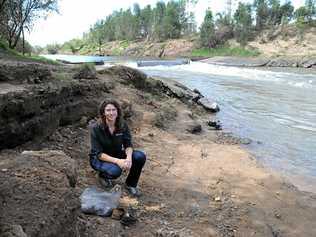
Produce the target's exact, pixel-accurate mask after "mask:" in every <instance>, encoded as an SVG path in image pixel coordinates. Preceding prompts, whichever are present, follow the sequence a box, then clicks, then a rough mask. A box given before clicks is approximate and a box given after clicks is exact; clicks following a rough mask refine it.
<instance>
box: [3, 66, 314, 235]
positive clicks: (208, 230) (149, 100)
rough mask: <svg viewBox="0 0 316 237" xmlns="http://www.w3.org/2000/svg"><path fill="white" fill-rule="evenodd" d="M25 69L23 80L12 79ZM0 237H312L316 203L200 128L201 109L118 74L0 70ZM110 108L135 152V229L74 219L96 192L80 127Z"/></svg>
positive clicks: (194, 94)
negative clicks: (89, 190) (140, 156)
mask: <svg viewBox="0 0 316 237" xmlns="http://www.w3.org/2000/svg"><path fill="white" fill-rule="evenodd" d="M23 68H24V69H23ZM0 75H1V81H0V88H1V93H0V118H1V120H0V123H1V126H0V141H1V142H0V144H1V151H0V181H1V187H0V236H314V235H315V234H316V229H315V225H314V220H315V218H316V197H315V195H313V194H310V193H305V192H301V191H299V190H298V189H297V188H295V187H294V186H293V185H291V184H289V183H286V182H284V180H283V179H282V178H281V177H279V176H278V175H276V174H272V173H269V172H267V171H266V170H265V169H263V168H262V167H261V166H260V165H258V163H257V162H256V161H255V160H254V159H253V158H252V157H251V156H250V155H249V154H248V153H247V152H246V151H245V150H243V149H242V148H241V147H240V146H239V144H240V143H241V142H242V141H241V140H240V139H239V138H236V137H233V136H231V135H229V134H226V133H225V132H222V131H219V130H216V129H214V127H210V126H209V123H208V122H209V121H210V120H213V119H214V114H213V112H214V111H216V110H218V108H214V107H213V106H212V105H213V104H212V103H211V101H207V100H206V99H205V98H203V95H202V94H201V93H199V92H198V91H192V90H189V89H188V88H186V87H185V86H183V85H182V84H179V83H177V82H174V81H171V80H168V81H162V80H159V79H154V78H152V77H148V76H147V75H145V74H144V73H142V72H140V71H138V70H135V69H132V68H128V67H123V66H115V67H111V68H107V69H104V70H101V71H98V72H96V71H94V70H93V69H91V68H82V67H79V68H77V67H66V66H48V65H44V64H40V63H30V62H16V61H1V65H0ZM106 97H114V98H116V99H118V100H119V101H120V103H121V104H122V108H123V111H124V117H125V119H126V120H127V122H128V123H129V125H130V127H131V130H132V134H133V137H134V146H135V147H137V148H140V149H143V150H145V151H146V153H147V155H148V161H147V163H146V166H145V168H144V174H143V177H142V179H141V183H140V187H142V191H143V196H142V197H140V198H138V199H135V198H131V197H129V196H128V195H127V194H126V193H125V192H124V193H123V194H122V197H121V199H120V205H121V206H122V207H123V208H125V209H129V210H131V212H133V215H134V216H135V217H136V219H137V222H136V223H135V224H134V225H132V226H130V227H129V228H125V227H123V226H122V225H121V224H120V222H118V221H117V220H114V219H111V218H102V217H97V216H91V215H90V216H89V215H85V214H83V213H81V212H80V201H79V196H80V194H81V193H82V192H83V190H84V189H85V188H86V187H88V186H91V185H95V184H96V178H95V172H94V171H93V170H92V169H91V168H90V165H89V161H88V156H87V154H88V152H89V131H88V123H89V121H90V120H91V119H94V118H95V116H97V107H98V105H99V103H100V101H102V100H103V99H104V98H106Z"/></svg>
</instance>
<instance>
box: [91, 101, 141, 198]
mask: <svg viewBox="0 0 316 237" xmlns="http://www.w3.org/2000/svg"><path fill="white" fill-rule="evenodd" d="M99 115H100V118H99V120H98V121H97V122H96V123H95V124H93V125H92V126H91V131H90V139H91V151H90V154H89V156H90V165H91V167H92V168H93V169H94V170H96V171H98V179H99V181H100V183H101V184H102V185H103V186H106V187H110V186H112V180H113V179H116V178H118V177H119V176H120V175H121V174H122V171H127V172H128V176H127V178H126V181H125V184H126V186H125V187H126V189H127V190H128V192H129V193H130V194H131V195H133V196H140V191H139V189H138V188H137V184H138V180H139V177H140V175H141V172H142V168H143V166H144V164H145V162H146V156H145V154H144V153H143V152H142V151H137V150H133V146H132V137H131V134H130V131H129V128H128V126H127V124H126V123H125V122H124V121H123V118H122V110H121V108H120V105H119V103H118V102H117V101H115V100H105V101H104V102H103V103H102V104H101V105H100V108H99Z"/></svg>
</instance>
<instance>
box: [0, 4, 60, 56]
mask: <svg viewBox="0 0 316 237" xmlns="http://www.w3.org/2000/svg"><path fill="white" fill-rule="evenodd" d="M57 2H58V0H14V1H13V0H10V1H6V0H4V1H1V2H0V34H1V36H2V37H3V38H5V40H6V41H7V43H8V45H9V48H11V49H15V48H16V47H17V44H18V43H19V42H20V41H23V43H22V45H23V46H24V45H25V44H24V33H25V31H30V30H31V29H32V27H33V25H34V22H35V21H36V20H38V18H41V17H46V16H47V15H48V14H49V13H50V12H57V11H58V8H57ZM22 51H23V52H24V51H25V50H24V49H23V50H22Z"/></svg>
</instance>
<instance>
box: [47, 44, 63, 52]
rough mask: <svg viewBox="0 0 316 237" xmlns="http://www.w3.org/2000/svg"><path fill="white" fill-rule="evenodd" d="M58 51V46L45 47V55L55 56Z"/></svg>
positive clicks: (49, 45)
mask: <svg viewBox="0 0 316 237" xmlns="http://www.w3.org/2000/svg"><path fill="white" fill-rule="evenodd" d="M59 49H60V45H59V44H48V45H46V50H47V53H49V54H57V53H58V51H59Z"/></svg>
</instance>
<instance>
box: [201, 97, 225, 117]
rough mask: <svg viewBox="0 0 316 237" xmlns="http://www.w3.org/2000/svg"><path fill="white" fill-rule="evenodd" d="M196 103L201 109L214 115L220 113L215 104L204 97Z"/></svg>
mask: <svg viewBox="0 0 316 237" xmlns="http://www.w3.org/2000/svg"><path fill="white" fill-rule="evenodd" d="M197 103H198V104H200V105H202V106H203V108H205V109H206V110H208V111H211V112H214V113H215V112H218V111H220V108H219V106H218V104H217V103H215V102H211V101H209V100H208V99H207V98H205V97H203V98H200V99H199V100H198V102H197Z"/></svg>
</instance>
